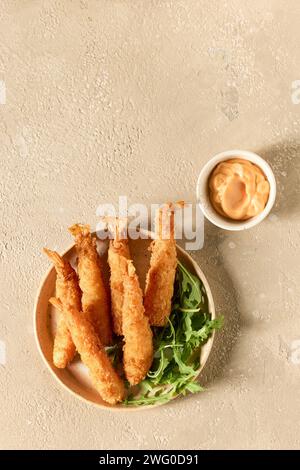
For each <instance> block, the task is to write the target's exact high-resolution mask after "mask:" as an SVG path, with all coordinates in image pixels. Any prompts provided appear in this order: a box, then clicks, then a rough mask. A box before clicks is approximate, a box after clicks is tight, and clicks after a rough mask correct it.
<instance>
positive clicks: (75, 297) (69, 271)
mask: <svg viewBox="0 0 300 470" xmlns="http://www.w3.org/2000/svg"><path fill="white" fill-rule="evenodd" d="M44 253H46V255H47V256H48V257H49V258H50V259H51V261H52V262H53V264H54V267H55V270H56V273H57V276H56V296H57V297H58V298H59V299H60V300H61V301H62V302H63V303H68V304H69V305H71V306H72V307H74V308H76V309H78V310H80V309H81V290H80V288H79V284H78V276H77V274H76V272H75V271H74V269H73V268H72V266H71V265H70V263H69V262H68V261H66V260H65V259H63V258H62V257H61V256H60V255H59V254H58V253H56V252H55V251H51V250H48V249H47V248H44ZM75 352H76V349H75V346H74V343H73V341H72V338H71V334H70V332H69V330H68V327H67V325H66V322H65V319H64V317H63V315H62V314H61V313H59V317H58V323H57V330H56V334H55V338H54V348H53V362H54V365H55V366H56V367H58V368H60V369H63V368H65V367H66V366H67V364H68V363H69V362H70V361H72V359H73V358H74V355H75Z"/></svg>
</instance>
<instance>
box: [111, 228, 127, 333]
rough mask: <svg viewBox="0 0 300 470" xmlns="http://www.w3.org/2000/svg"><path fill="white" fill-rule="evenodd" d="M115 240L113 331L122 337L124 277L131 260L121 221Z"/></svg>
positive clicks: (112, 281) (112, 268)
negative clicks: (120, 229) (121, 230)
mask: <svg viewBox="0 0 300 470" xmlns="http://www.w3.org/2000/svg"><path fill="white" fill-rule="evenodd" d="M115 222H116V227H115V239H114V240H110V243H109V249H108V264H109V267H110V294H111V311H112V319H113V329H114V332H115V333H116V334H117V335H122V309H123V300H124V276H125V274H126V272H127V260H128V259H130V252H129V246H128V239H127V238H122V237H120V233H119V221H118V220H116V221H115Z"/></svg>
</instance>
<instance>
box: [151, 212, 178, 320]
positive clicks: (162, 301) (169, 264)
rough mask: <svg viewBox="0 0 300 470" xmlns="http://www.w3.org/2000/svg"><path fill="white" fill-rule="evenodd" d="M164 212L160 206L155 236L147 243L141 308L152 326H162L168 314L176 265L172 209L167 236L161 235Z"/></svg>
mask: <svg viewBox="0 0 300 470" xmlns="http://www.w3.org/2000/svg"><path fill="white" fill-rule="evenodd" d="M165 215H166V209H159V211H158V214H157V219H156V220H157V226H156V233H157V236H158V238H157V239H156V240H154V241H153V242H152V243H151V246H150V250H151V258H150V268H149V271H148V273H147V277H146V287H145V296H144V307H145V313H146V315H147V317H148V318H149V322H150V325H153V326H164V325H165V324H166V322H167V319H168V317H169V315H170V313H171V303H172V297H173V291H174V281H175V274H176V266H177V252H176V243H175V239H174V210H172V211H171V217H170V223H169V234H168V238H166V239H164V238H162V231H163V227H162V223H163V222H162V221H163V217H164V216H165Z"/></svg>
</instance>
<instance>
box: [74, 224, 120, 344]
mask: <svg viewBox="0 0 300 470" xmlns="http://www.w3.org/2000/svg"><path fill="white" fill-rule="evenodd" d="M69 231H70V232H71V233H72V235H74V237H75V243H76V249H77V255H78V275H79V285H80V288H81V290H82V299H81V302H82V310H83V313H84V314H85V315H86V317H87V318H89V319H90V320H91V322H92V323H93V325H94V327H95V330H96V333H97V334H98V335H99V338H100V340H101V343H102V344H103V345H104V346H107V345H109V344H111V340H112V332H111V325H110V317H109V308H110V305H109V297H108V293H107V291H106V288H105V285H104V282H103V276H102V272H101V267H100V260H99V255H98V252H97V248H96V239H95V238H93V237H92V236H91V233H90V227H89V225H81V224H75V225H73V226H72V227H70V228H69Z"/></svg>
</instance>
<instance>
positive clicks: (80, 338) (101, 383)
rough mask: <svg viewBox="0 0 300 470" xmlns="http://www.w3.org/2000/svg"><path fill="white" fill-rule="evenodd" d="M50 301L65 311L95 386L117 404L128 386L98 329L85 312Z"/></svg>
mask: <svg viewBox="0 0 300 470" xmlns="http://www.w3.org/2000/svg"><path fill="white" fill-rule="evenodd" d="M50 302H51V303H52V304H53V305H55V306H57V307H58V308H62V309H63V315H64V318H65V321H66V323H67V325H68V328H69V330H70V332H71V335H72V339H73V341H74V344H75V346H76V349H77V351H78V352H79V354H80V356H81V360H82V362H83V363H84V364H85V365H86V366H87V368H88V369H89V374H90V377H91V379H92V382H93V384H94V387H95V388H96V390H97V391H98V393H99V394H100V396H101V397H102V398H103V400H104V401H106V402H107V403H110V404H111V405H115V404H116V403H118V402H120V401H122V400H123V398H124V396H125V387H124V383H123V381H122V380H121V379H120V377H119V376H118V374H117V373H116V371H115V369H114V368H113V366H112V363H111V361H110V359H109V357H108V356H107V354H106V352H105V350H104V347H103V345H102V344H101V341H100V339H99V337H98V335H97V333H96V331H95V328H94V325H93V324H92V323H91V322H90V320H89V319H88V318H87V317H86V316H85V314H84V313H83V312H80V311H79V310H77V309H75V308H73V307H72V306H70V305H68V304H65V305H64V306H62V304H61V302H60V301H59V300H57V299H50Z"/></svg>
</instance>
